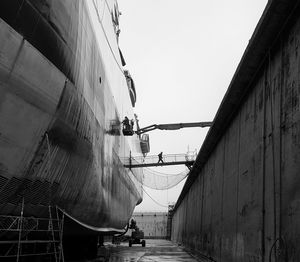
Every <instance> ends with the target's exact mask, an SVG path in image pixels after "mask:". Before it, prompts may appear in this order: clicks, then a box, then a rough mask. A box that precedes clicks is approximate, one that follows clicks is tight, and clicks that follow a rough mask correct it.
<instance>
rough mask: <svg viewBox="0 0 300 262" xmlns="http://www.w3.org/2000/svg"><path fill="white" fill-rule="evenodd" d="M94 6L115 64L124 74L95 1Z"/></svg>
mask: <svg viewBox="0 0 300 262" xmlns="http://www.w3.org/2000/svg"><path fill="white" fill-rule="evenodd" d="M105 2H106V1H105ZM106 4H107V2H106ZM93 5H94V7H95V10H96V13H97V17H98V21H99V24H100V25H101V28H102V31H103V33H104V36H105V39H106V42H107V44H108V46H109V49H110V51H111V53H112V55H113V58H114V60H115V62H116V63H117V65H118V68H119V69H120V71H121V72H122V74H124V71H123V67H122V66H121V65H120V64H119V61H118V59H117V58H116V55H115V53H114V51H113V49H112V47H111V45H110V42H109V40H108V37H107V34H106V31H105V29H104V26H103V24H102V19H103V17H102V19H101V18H100V14H99V12H98V9H97V6H96V4H95V0H93ZM103 14H104V13H103Z"/></svg>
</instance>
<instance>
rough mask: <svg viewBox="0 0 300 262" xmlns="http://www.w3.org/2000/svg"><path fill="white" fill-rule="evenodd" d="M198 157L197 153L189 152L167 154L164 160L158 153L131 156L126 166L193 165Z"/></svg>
mask: <svg viewBox="0 0 300 262" xmlns="http://www.w3.org/2000/svg"><path fill="white" fill-rule="evenodd" d="M196 157H197V153H192V154H191V153H187V154H167V155H163V157H162V160H163V161H159V157H158V156H157V155H152V156H147V157H130V158H129V159H128V160H127V162H126V163H124V167H127V168H130V169H131V168H138V167H155V166H171V165H186V166H187V167H189V168H190V167H191V166H192V165H193V164H194V162H195V160H196Z"/></svg>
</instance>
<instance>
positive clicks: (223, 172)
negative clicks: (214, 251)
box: [219, 133, 227, 262]
mask: <svg viewBox="0 0 300 262" xmlns="http://www.w3.org/2000/svg"><path fill="white" fill-rule="evenodd" d="M226 137H227V133H225V135H224V142H223V143H224V146H223V163H222V193H221V196H222V199H221V236H220V257H219V259H220V262H222V247H223V231H224V226H223V221H224V214H223V211H224V201H223V199H224V176H225V156H226Z"/></svg>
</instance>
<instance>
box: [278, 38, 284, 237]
mask: <svg viewBox="0 0 300 262" xmlns="http://www.w3.org/2000/svg"><path fill="white" fill-rule="evenodd" d="M280 56H281V57H280V82H279V88H280V90H279V92H280V102H279V104H280V107H279V222H278V224H279V229H278V231H279V232H278V235H279V238H280V239H282V236H281V230H282V229H281V228H282V213H281V208H282V195H281V194H282V157H283V156H282V128H283V126H282V113H283V111H282V99H283V98H282V88H283V81H284V75H283V74H284V72H283V68H284V66H283V61H284V60H283V40H282V38H281V39H280Z"/></svg>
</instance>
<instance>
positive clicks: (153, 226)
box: [133, 212, 168, 239]
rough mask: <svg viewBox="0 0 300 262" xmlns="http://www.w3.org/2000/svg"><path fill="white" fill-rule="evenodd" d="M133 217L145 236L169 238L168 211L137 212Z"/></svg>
mask: <svg viewBox="0 0 300 262" xmlns="http://www.w3.org/2000/svg"><path fill="white" fill-rule="evenodd" d="M133 218H134V219H135V221H136V224H137V226H138V227H139V229H140V230H143V231H144V236H145V238H164V239H165V238H167V221H168V213H167V212H135V213H133Z"/></svg>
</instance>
